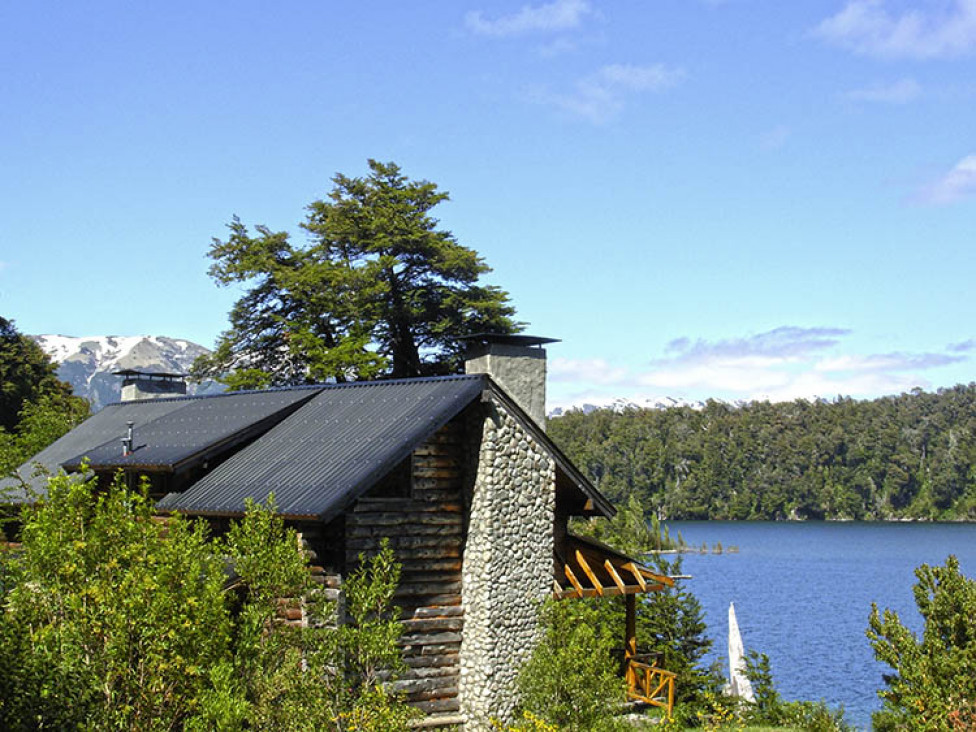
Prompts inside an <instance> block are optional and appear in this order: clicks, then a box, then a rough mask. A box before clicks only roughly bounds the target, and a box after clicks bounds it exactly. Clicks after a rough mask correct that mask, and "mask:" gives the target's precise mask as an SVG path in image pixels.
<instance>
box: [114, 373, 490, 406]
mask: <svg viewBox="0 0 976 732" xmlns="http://www.w3.org/2000/svg"><path fill="white" fill-rule="evenodd" d="M485 376H486V374H444V375H442V376H408V377H404V378H401V379H373V380H369V381H343V382H332V383H319V384H292V385H288V386H269V387H267V388H264V389H240V390H238V391H222V392H219V393H217V394H181V395H178V396H166V397H156V398H148V399H130V400H128V401H119V402H112V403H111V404H106V405H105V409H108V408H109V407H118V406H120V405H128V404H145V403H147V402H160V401H168V402H172V401H178V400H181V401H193V400H196V399H216V398H217V397H232V396H242V395H245V394H272V393H279V392H283V391H305V390H315V389H317V390H320V391H321V390H325V389H354V388H363V387H369V386H385V385H394V384H417V383H425V382H433V381H474V380H477V379H483V378H484V377H485Z"/></svg>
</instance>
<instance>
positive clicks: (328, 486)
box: [13, 335, 673, 728]
mask: <svg viewBox="0 0 976 732" xmlns="http://www.w3.org/2000/svg"><path fill="white" fill-rule="evenodd" d="M548 342H550V341H549V340H547V339H542V338H534V337H530V336H519V335H516V336H479V337H475V338H473V339H472V340H471V342H470V349H469V358H468V361H467V373H466V374H464V375H457V376H445V377H434V378H417V379H403V380H389V381H374V382H360V383H346V384H326V385H317V386H303V387H294V388H283V389H273V390H267V391H253V392H236V393H227V394H221V395H216V396H206V397H186V396H182V395H177V396H167V395H166V391H167V390H168V389H172V390H176V391H178V390H179V389H180V388H181V386H180V379H179V378H178V377H177V376H176V375H158V374H157V375H154V376H151V377H150V376H147V375H142V374H139V373H137V372H124V373H123V374H122V376H123V377H124V378H125V379H126V383H125V391H124V396H125V397H127V398H128V400H126V401H122V402H120V403H118V404H115V405H111V406H108V407H106V408H105V409H103V410H101V411H100V412H98V413H97V414H95V415H94V416H93V417H91V418H90V419H89V420H88V421H86V422H85V423H84V424H82V425H80V426H79V427H77V428H76V429H75V430H73V431H72V432H70V433H68V434H67V435H65V436H64V437H62V438H61V439H60V440H58V441H57V442H55V443H54V444H52V445H51V446H50V447H48V448H47V449H45V450H44V451H43V452H41V453H40V454H38V455H37V456H36V457H35V458H34V460H32V461H31V463H38V464H40V465H41V466H43V467H44V468H46V469H48V470H58V469H64V470H67V471H69V472H70V471H79V470H82V469H83V467H84V466H87V469H88V470H90V471H92V472H94V474H95V475H97V476H99V477H100V478H102V479H105V480H109V479H110V477H111V476H112V475H113V474H114V473H115V472H116V471H118V470H122V471H124V472H125V474H126V475H130V476H133V477H134V478H135V477H137V476H147V477H148V478H149V480H150V486H151V488H150V492H151V495H152V496H153V498H155V499H156V500H157V501H158V503H157V506H158V508H159V510H160V511H165V512H170V511H177V512H180V513H182V514H186V515H190V516H201V517H206V518H207V519H208V520H210V521H212V522H213V523H214V524H215V526H216V527H217V528H218V529H219V528H220V527H221V526H222V524H223V523H225V522H227V521H229V520H230V519H233V518H234V517H238V516H241V515H242V514H243V512H244V508H245V500H246V499H247V498H253V499H255V500H258V501H262V500H264V499H265V498H266V497H267V496H268V495H269V494H271V493H273V494H274V498H275V503H276V507H277V510H278V511H279V512H280V513H281V514H282V515H283V516H284V517H285V518H286V519H287V521H288V522H289V523H290V524H291V525H292V526H294V527H295V528H296V529H297V530H298V531H299V532H300V534H301V536H302V539H303V541H304V542H305V544H306V546H307V547H308V548H309V549H310V550H311V552H312V553H313V556H314V557H315V560H314V562H315V566H316V567H317V570H316V571H318V572H319V574H320V575H322V579H323V581H324V582H326V583H328V584H329V585H330V586H339V585H340V582H341V577H342V576H343V575H344V574H345V573H347V572H349V571H350V569H352V568H353V567H354V566H355V564H356V562H357V561H358V556H359V554H360V552H366V553H369V552H370V551H372V550H375V549H376V548H377V547H378V544H379V542H380V540H381V538H383V537H388V538H389V539H390V543H391V546H392V547H393V548H394V550H395V552H396V554H397V556H398V559H399V561H400V562H401V564H402V568H403V573H402V578H401V584H400V587H399V589H398V591H397V596H396V602H397V604H398V606H400V607H401V608H402V610H403V621H402V622H403V626H404V633H403V636H402V639H401V643H402V645H403V649H404V658H405V662H406V665H407V667H408V672H407V674H406V675H405V677H404V678H403V679H402V680H401V681H400V682H398V684H399V688H400V689H401V690H402V691H403V692H404V693H406V695H407V698H408V700H409V701H410V702H411V703H413V704H415V705H416V706H418V707H419V708H421V709H423V710H424V711H425V712H426V713H427V714H428V715H429V717H428V719H429V724H430V725H432V726H433V725H434V724H438V723H445V724H446V723H459V722H466V723H467V725H468V727H469V728H480V727H481V726H483V725H484V724H485V723H486V722H487V720H488V719H489V718H490V717H496V718H497V717H501V718H504V717H506V716H508V715H509V714H510V713H511V712H512V709H513V707H514V704H515V702H516V694H515V693H514V689H515V680H516V675H517V673H518V670H519V667H520V666H521V664H522V662H523V661H524V660H525V659H526V657H527V655H528V654H529V653H530V652H531V649H532V646H533V643H534V641H535V639H536V637H537V626H536V618H537V612H538V606H539V602H540V601H541V600H542V599H543V598H545V597H547V596H550V595H554V596H555V597H557V598H571V597H589V596H597V595H599V596H603V595H625V596H626V597H627V607H628V620H627V628H626V629H622V633H621V635H622V638H623V636H624V631H626V648H627V655H628V658H629V661H630V663H629V666H628V670H627V673H628V679H629V680H630V683H631V687H632V693H633V694H634V696H635V697H637V698H646V699H649V700H654V699H657V698H658V697H659V696H660V695H661V694H662V693H663V691H662V690H663V689H667V688H668V687H669V685H670V687H671V690H672V693H673V683H672V682H669V675H668V674H667V672H664V671H662V670H660V669H657V668H656V667H654V666H652V665H650V664H642V663H641V662H640V659H638V658H636V656H635V654H636V646H635V644H634V627H633V626H634V607H635V605H634V603H635V600H634V597H635V595H637V594H640V593H642V592H651V591H655V590H660V589H662V588H663V587H664V586H665V585H670V584H671V580H670V579H669V578H666V577H661V576H659V575H656V574H654V573H653V572H651V571H650V570H648V569H647V568H645V567H643V566H641V565H640V564H639V563H638V562H635V561H634V560H632V559H631V558H629V557H626V556H624V555H622V554H619V553H618V552H615V551H613V550H612V549H610V548H609V547H605V546H603V545H600V544H598V543H596V542H593V541H590V540H586V539H582V538H579V537H575V536H573V535H572V534H570V533H569V532H568V530H567V523H568V520H569V519H570V517H573V516H607V517H609V516H612V515H613V513H614V509H613V507H612V506H611V505H610V503H609V502H608V501H607V500H606V498H605V497H604V496H602V495H601V494H600V493H599V491H597V490H596V489H595V488H594V486H593V485H592V484H591V483H590V482H589V481H588V480H587V479H586V477H585V476H584V475H583V474H582V473H580V471H579V470H578V469H577V468H576V467H575V466H574V465H573V464H572V463H571V462H570V461H569V460H568V459H567V458H566V456H565V455H564V454H563V453H562V452H561V451H560V450H559V448H558V447H557V446H556V445H555V444H553V443H552V441H551V440H550V439H549V438H548V437H547V436H546V433H545V429H544V424H545V414H544V406H545V378H546V360H545V350H544V348H542V346H543V345H545V344H546V343H548ZM146 397H149V398H146ZM31 471H32V469H31V467H30V466H24V467H22V468H21V475H22V477H23V478H24V480H25V481H26V484H27V485H28V486H29V488H30V489H31V490H33V491H36V492H37V493H38V494H41V495H43V492H44V481H43V479H41V478H37V477H32V472H31ZM13 490H15V491H16V495H15V498H16V499H18V500H22V501H23V500H29V498H30V496H29V492H28V491H27V489H26V488H24V487H23V486H21V487H16V488H13Z"/></svg>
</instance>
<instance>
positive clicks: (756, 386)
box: [549, 326, 976, 409]
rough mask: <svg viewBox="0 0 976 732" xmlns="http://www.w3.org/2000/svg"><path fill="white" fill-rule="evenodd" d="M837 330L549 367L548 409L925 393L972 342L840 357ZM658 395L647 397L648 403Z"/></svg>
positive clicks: (781, 333)
mask: <svg viewBox="0 0 976 732" xmlns="http://www.w3.org/2000/svg"><path fill="white" fill-rule="evenodd" d="M850 334H851V332H850V331H849V330H846V329H843V328H801V327H795V326H784V327H781V328H776V329H773V330H770V331H766V332H764V333H759V334H755V335H749V336H744V337H738V338H726V339H720V340H715V341H706V340H702V339H698V340H692V339H688V338H682V339H677V340H675V341H672V342H671V343H670V344H668V346H667V347H666V349H665V355H664V356H663V357H662V358H656V359H652V360H651V361H649V362H648V364H647V367H646V368H643V369H639V368H638V369H635V368H628V367H624V366H621V365H620V364H615V363H614V362H613V361H612V360H609V359H597V360H569V359H555V360H554V361H553V363H552V366H551V368H550V373H551V375H552V377H553V379H552V382H553V383H552V389H551V391H552V395H551V398H550V400H549V401H550V406H558V407H562V408H563V409H566V408H569V407H570V406H572V405H574V404H575V405H582V404H584V403H589V404H610V403H612V402H614V401H624V402H634V403H638V404H640V403H645V402H646V401H648V400H650V399H653V400H656V401H661V400H663V397H664V396H670V397H675V398H679V399H686V400H705V399H708V398H718V399H725V400H729V401H736V400H753V399H769V400H771V401H784V400H792V399H800V398H804V399H812V398H817V397H823V398H833V397H835V396H838V395H845V396H852V397H857V398H872V397H877V396H880V395H883V394H893V393H899V392H903V391H907V390H910V389H912V388H914V387H922V388H928V387H929V386H930V385H931V382H930V381H929V379H928V378H926V375H925V374H926V373H927V372H929V371H931V370H932V369H937V368H939V367H944V366H948V365H950V364H954V363H961V362H965V361H967V360H969V358H970V357H969V356H968V351H970V350H974V349H976V347H974V346H973V345H972V340H970V341H964V342H961V343H958V344H955V345H950V346H948V347H947V348H946V349H945V351H944V352H938V353H932V352H921V353H905V352H892V353H879V354H856V353H845V352H844V351H843V348H844V339H845V337H847V336H849V335H850ZM652 394H653V395H659V396H655V397H649V396H648V395H652Z"/></svg>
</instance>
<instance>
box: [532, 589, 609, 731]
mask: <svg viewBox="0 0 976 732" xmlns="http://www.w3.org/2000/svg"><path fill="white" fill-rule="evenodd" d="M540 624H541V626H542V637H541V638H540V640H539V644H538V645H537V646H536V648H535V650H534V651H533V653H532V656H531V657H530V658H529V660H528V661H527V662H526V664H525V666H524V667H523V668H522V671H521V673H520V674H519V679H518V685H519V691H520V692H521V694H522V697H521V705H522V709H523V710H524V711H525V712H527V713H529V714H530V715H534V717H535V718H536V719H537V720H539V721H544V722H546V723H549V724H553V725H555V726H556V727H557V728H559V729H567V730H616V729H626V725H624V724H623V723H622V722H620V720H618V719H615V718H614V717H613V714H614V713H615V712H616V711H617V709H615V707H619V705H620V704H621V703H622V702H623V701H624V692H625V686H624V681H623V679H622V678H621V676H620V669H619V663H618V662H616V661H615V660H614V659H613V655H612V654H613V650H614V648H615V647H616V646H617V645H618V642H616V641H617V639H615V638H613V637H612V636H608V635H607V634H606V633H603V632H601V623H600V615H599V613H598V611H597V610H596V609H595V608H594V607H593V606H591V605H590V604H589V603H587V602H583V601H577V600H563V601H556V600H551V599H550V600H547V601H546V602H545V604H544V605H543V606H542V611H541V617H540ZM621 627H622V626H621ZM527 719H529V720H531V719H532V717H527ZM534 723H535V722H533V724H534ZM529 729H532V727H531V726H530V727H529Z"/></svg>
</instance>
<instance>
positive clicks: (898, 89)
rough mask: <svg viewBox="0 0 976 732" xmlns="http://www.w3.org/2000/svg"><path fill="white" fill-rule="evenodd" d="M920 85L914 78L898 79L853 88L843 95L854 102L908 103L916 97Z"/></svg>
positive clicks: (920, 91) (919, 93) (920, 89)
mask: <svg viewBox="0 0 976 732" xmlns="http://www.w3.org/2000/svg"><path fill="white" fill-rule="evenodd" d="M921 93H922V87H921V86H920V85H919V83H918V82H917V81H915V80H914V79H900V80H899V81H895V82H892V83H891V84H877V85H875V86H870V87H866V88H864V89H854V90H853V91H849V92H847V94H846V95H845V96H846V97H847V98H848V99H852V100H854V101H856V102H879V103H882V104H908V102H911V101H914V100H915V99H918V97H919V96H920V95H921Z"/></svg>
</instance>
